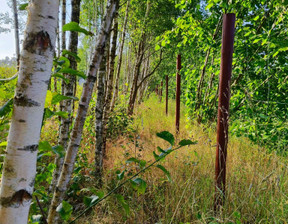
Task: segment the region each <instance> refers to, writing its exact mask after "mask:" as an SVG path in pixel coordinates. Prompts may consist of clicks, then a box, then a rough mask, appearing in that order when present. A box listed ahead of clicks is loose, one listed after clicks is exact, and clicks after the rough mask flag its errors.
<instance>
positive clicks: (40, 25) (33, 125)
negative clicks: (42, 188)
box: [0, 0, 59, 224]
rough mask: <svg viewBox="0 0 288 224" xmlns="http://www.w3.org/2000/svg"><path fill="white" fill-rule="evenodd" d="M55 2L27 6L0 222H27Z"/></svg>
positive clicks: (0, 197) (53, 32)
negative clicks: (27, 13) (27, 11)
mask: <svg viewBox="0 0 288 224" xmlns="http://www.w3.org/2000/svg"><path fill="white" fill-rule="evenodd" d="M58 7H59V1H57V0H53V1H47V0H34V1H32V2H31V3H30V5H29V15H30V16H29V18H28V23H27V26H26V31H25V37H24V43H23V50H22V54H21V58H20V69H19V78H18V83H17V88H16V93H15V97H14V109H13V114H12V120H11V126H10V131H9V137H8V144H7V154H6V157H5V161H4V167H3V175H2V185H1V192H0V217H1V223H3V224H4V223H7V224H8V223H9V224H18V223H19V224H23V223H27V220H28V213H29V208H30V203H31V199H32V193H33V186H34V180H35V174H36V161H37V149H38V143H39V138H40V131H41V124H42V118H43V111H44V103H45V97H46V93H47V88H48V84H49V80H50V76H51V69H52V61H53V55H54V47H55V41H56V28H57V20H58Z"/></svg>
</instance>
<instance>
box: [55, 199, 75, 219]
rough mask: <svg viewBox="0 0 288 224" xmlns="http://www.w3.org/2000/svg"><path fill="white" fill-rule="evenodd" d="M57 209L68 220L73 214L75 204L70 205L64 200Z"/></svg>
mask: <svg viewBox="0 0 288 224" xmlns="http://www.w3.org/2000/svg"><path fill="white" fill-rule="evenodd" d="M56 211H57V212H58V213H59V214H60V217H61V218H62V219H63V220H65V221H67V220H69V218H70V216H71V214H72V211H73V206H72V205H70V204H69V203H68V202H67V201H62V202H61V204H60V205H59V206H58V207H57V208H56Z"/></svg>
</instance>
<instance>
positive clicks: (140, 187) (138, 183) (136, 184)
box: [131, 177, 147, 194]
mask: <svg viewBox="0 0 288 224" xmlns="http://www.w3.org/2000/svg"><path fill="white" fill-rule="evenodd" d="M131 185H132V187H133V188H134V189H135V190H137V192H138V193H139V194H144V193H145V191H146V188H147V183H146V182H145V181H144V180H143V179H141V178H139V177H138V178H136V179H134V180H132V181H131Z"/></svg>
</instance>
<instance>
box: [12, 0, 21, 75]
mask: <svg viewBox="0 0 288 224" xmlns="http://www.w3.org/2000/svg"><path fill="white" fill-rule="evenodd" d="M12 3H13V14H14V30H15V49H16V60H17V70H18V71H19V62H20V41H19V23H18V10H17V1H16V0H13V1H12Z"/></svg>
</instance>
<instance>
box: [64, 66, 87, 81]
mask: <svg viewBox="0 0 288 224" xmlns="http://www.w3.org/2000/svg"><path fill="white" fill-rule="evenodd" d="M59 73H64V74H71V75H76V76H79V77H81V78H82V79H86V78H87V77H86V75H85V74H84V73H83V72H80V71H77V70H74V69H72V68H62V69H61V70H60V71H59Z"/></svg>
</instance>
